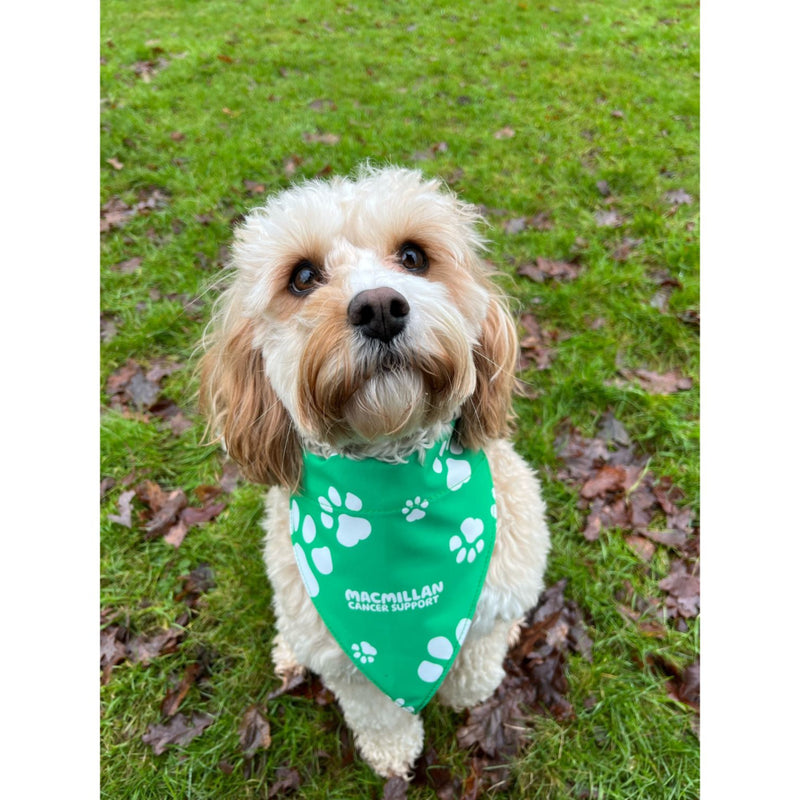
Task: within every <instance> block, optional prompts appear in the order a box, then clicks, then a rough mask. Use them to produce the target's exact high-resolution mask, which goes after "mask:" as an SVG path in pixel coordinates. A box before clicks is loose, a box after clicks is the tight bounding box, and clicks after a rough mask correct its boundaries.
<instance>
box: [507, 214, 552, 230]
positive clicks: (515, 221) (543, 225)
mask: <svg viewBox="0 0 800 800" xmlns="http://www.w3.org/2000/svg"><path fill="white" fill-rule="evenodd" d="M501 213H502V212H501ZM552 227H553V222H552V221H551V219H550V213H549V212H547V211H538V212H537V213H536V214H533V215H532V216H529V217H514V218H512V219H508V220H506V221H505V222H504V223H503V230H504V231H505V232H506V233H508V234H512V235H513V234H515V233H522V231H525V230H527V229H528V228H533V229H534V230H537V231H547V230H550V229H551V228H552Z"/></svg>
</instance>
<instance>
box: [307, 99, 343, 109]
mask: <svg viewBox="0 0 800 800" xmlns="http://www.w3.org/2000/svg"><path fill="white" fill-rule="evenodd" d="M308 107H309V108H310V109H312V110H313V111H336V103H334V102H333V100H329V99H328V98H327V97H321V98H319V99H318V100H312V101H311V102H310V103H309V104H308Z"/></svg>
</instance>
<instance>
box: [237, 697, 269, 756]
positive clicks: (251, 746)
mask: <svg viewBox="0 0 800 800" xmlns="http://www.w3.org/2000/svg"><path fill="white" fill-rule="evenodd" d="M239 744H240V746H241V748H242V752H243V753H244V757H245V758H246V759H251V758H252V757H253V756H254V755H255V754H256V752H257V751H258V750H267V749H268V748H269V746H270V745H271V744H272V735H271V733H270V728H269V722H268V721H267V720H266V719H264V717H263V716H262V715H261V711H260V710H259V708H258V706H256V705H252V706H250V708H248V709H247V711H245V712H244V716H243V717H242V722H241V724H240V725H239Z"/></svg>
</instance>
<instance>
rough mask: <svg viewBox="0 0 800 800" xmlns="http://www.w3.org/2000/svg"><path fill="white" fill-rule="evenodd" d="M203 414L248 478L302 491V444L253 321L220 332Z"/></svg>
mask: <svg viewBox="0 0 800 800" xmlns="http://www.w3.org/2000/svg"><path fill="white" fill-rule="evenodd" d="M200 409H201V411H203V413H204V414H205V415H206V417H207V419H208V431H209V432H210V433H211V435H212V436H214V437H216V439H218V440H219V439H221V440H222V441H223V443H224V446H225V448H226V449H227V451H228V454H229V455H230V457H231V458H232V459H233V460H234V461H236V462H237V463H238V464H239V465H240V467H241V468H242V472H243V473H244V475H245V477H247V478H248V479H249V480H252V481H255V482H257V483H264V484H267V485H272V484H280V485H281V486H285V487H287V488H288V489H295V488H296V487H297V485H298V483H299V482H300V473H301V469H302V453H301V449H300V441H299V439H298V437H297V433H296V432H295V429H294V426H293V425H292V422H291V419H290V417H289V413H288V412H287V411H286V409H285V408H284V406H283V404H282V403H281V402H280V400H279V399H278V397H277V395H276V394H275V391H274V389H273V388H272V386H271V385H270V382H269V379H268V378H267V376H266V374H265V373H264V360H263V358H262V356H261V352H260V351H259V350H257V349H256V348H255V347H254V346H253V328H252V323H251V322H250V321H249V320H242V321H240V322H239V323H237V324H236V325H235V326H233V328H232V330H230V331H227V332H226V331H224V330H222V331H218V332H217V336H216V340H215V341H214V342H213V344H212V345H211V347H210V348H209V349H208V351H207V352H206V354H205V355H204V356H203V360H202V363H201V372H200Z"/></svg>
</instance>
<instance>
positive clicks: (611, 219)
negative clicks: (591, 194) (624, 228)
mask: <svg viewBox="0 0 800 800" xmlns="http://www.w3.org/2000/svg"><path fill="white" fill-rule="evenodd" d="M594 221H595V222H596V223H597V224H598V225H599V226H600V227H601V228H619V226H620V225H622V223H623V222H624V220H623V218H622V217H621V216H620V215H619V213H617V212H616V211H614V210H613V209H603V210H601V211H595V213H594Z"/></svg>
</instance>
